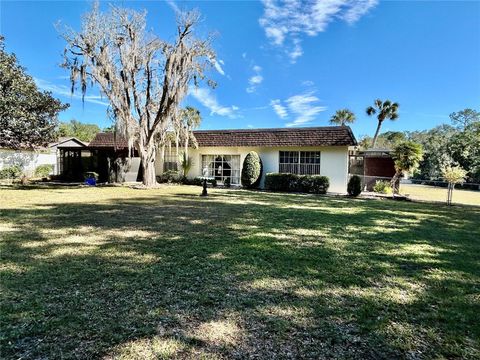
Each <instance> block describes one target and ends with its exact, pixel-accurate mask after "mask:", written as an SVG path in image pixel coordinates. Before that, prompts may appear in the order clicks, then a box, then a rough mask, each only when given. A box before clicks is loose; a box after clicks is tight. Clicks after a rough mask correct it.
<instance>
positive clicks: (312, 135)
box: [89, 126, 357, 148]
mask: <svg viewBox="0 0 480 360" xmlns="http://www.w3.org/2000/svg"><path fill="white" fill-rule="evenodd" d="M194 135H195V138H196V139H197V143H198V146H199V147H207V146H213V147H218V146H238V147H282V146H286V147H288V146H351V145H352V146H353V145H357V140H356V139H355V136H354V135H353V133H352V130H351V129H350V127H348V126H325V127H310V128H278V129H241V130H197V131H194ZM115 141H116V142H115V143H114V135H113V133H98V134H97V135H96V136H95V138H94V139H93V140H92V141H91V142H90V145H89V147H92V148H107V147H108V148H112V147H113V146H114V144H116V147H117V148H124V147H127V142H126V141H125V139H123V138H122V137H120V136H119V135H117V136H116V139H115Z"/></svg>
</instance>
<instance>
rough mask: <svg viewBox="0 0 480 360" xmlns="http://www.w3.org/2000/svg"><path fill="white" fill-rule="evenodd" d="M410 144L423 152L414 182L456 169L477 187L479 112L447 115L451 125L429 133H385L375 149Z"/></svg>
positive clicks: (366, 144) (367, 142) (364, 144)
mask: <svg viewBox="0 0 480 360" xmlns="http://www.w3.org/2000/svg"><path fill="white" fill-rule="evenodd" d="M405 141H411V142H415V143H417V144H420V145H421V146H422V148H423V160H421V161H420V163H419V166H418V168H417V170H416V171H415V173H414V174H413V177H414V178H418V179H424V180H435V179H441V178H443V172H442V170H443V169H444V168H445V167H446V166H452V165H456V166H459V167H461V168H463V169H464V170H465V171H466V180H467V182H473V183H480V112H478V111H476V110H474V109H464V110H461V111H458V112H454V113H451V114H450V124H442V125H438V126H436V127H434V128H433V129H429V130H418V131H387V132H385V133H382V134H380V135H379V136H378V140H377V144H376V146H377V147H379V148H388V149H393V148H395V147H396V146H398V144H400V143H402V142H405ZM359 145H360V147H361V148H363V149H369V148H372V138H371V137H369V136H364V137H363V138H362V139H361V140H360V142H359Z"/></svg>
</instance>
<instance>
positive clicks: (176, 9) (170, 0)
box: [166, 0, 180, 13]
mask: <svg viewBox="0 0 480 360" xmlns="http://www.w3.org/2000/svg"><path fill="white" fill-rule="evenodd" d="M166 3H167V5H168V6H170V7H171V8H172V10H173V11H174V12H175V13H179V12H180V8H179V7H178V5H177V4H176V3H175V1H173V0H167V1H166Z"/></svg>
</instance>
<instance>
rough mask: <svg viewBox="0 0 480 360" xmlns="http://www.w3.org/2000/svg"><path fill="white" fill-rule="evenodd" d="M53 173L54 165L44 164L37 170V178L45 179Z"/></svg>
mask: <svg viewBox="0 0 480 360" xmlns="http://www.w3.org/2000/svg"><path fill="white" fill-rule="evenodd" d="M52 172H53V165H51V164H44V165H39V166H37V168H36V169H35V176H36V177H39V178H45V177H47V176H48V175H50V174H51V173H52Z"/></svg>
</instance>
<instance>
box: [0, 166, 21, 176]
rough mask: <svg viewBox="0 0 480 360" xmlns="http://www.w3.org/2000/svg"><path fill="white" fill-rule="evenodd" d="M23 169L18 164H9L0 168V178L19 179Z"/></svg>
mask: <svg viewBox="0 0 480 360" xmlns="http://www.w3.org/2000/svg"><path fill="white" fill-rule="evenodd" d="M22 174H23V169H22V168H21V167H20V166H18V165H13V166H9V167H6V168H3V169H2V170H0V179H19V178H20V177H21V176H22Z"/></svg>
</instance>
